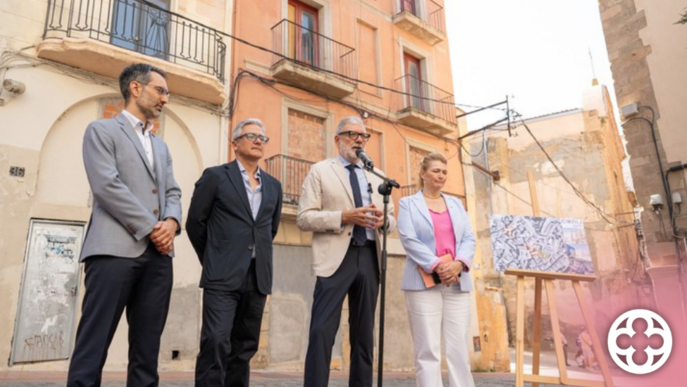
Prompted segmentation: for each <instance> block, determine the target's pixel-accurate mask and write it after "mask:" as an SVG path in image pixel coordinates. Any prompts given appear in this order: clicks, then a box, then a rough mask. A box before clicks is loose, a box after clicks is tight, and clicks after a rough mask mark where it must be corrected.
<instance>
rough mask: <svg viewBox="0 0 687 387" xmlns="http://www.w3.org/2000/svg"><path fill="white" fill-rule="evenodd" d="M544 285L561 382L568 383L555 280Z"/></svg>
mask: <svg viewBox="0 0 687 387" xmlns="http://www.w3.org/2000/svg"><path fill="white" fill-rule="evenodd" d="M544 286H545V287H546V300H547V301H548V303H549V313H550V315H551V330H552V331H553V344H554V348H556V359H557V360H558V372H559V375H560V378H561V384H568V369H567V368H566V366H565V355H564V354H563V351H564V350H565V348H564V347H563V341H562V340H561V326H560V324H559V322H558V306H557V304H556V296H555V295H554V293H553V281H552V280H544Z"/></svg>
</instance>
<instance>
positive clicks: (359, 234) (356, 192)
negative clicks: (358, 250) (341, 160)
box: [346, 164, 367, 246]
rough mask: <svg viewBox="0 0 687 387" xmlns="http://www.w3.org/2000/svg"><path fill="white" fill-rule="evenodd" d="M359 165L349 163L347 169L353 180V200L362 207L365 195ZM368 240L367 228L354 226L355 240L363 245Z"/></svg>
mask: <svg viewBox="0 0 687 387" xmlns="http://www.w3.org/2000/svg"><path fill="white" fill-rule="evenodd" d="M357 167H358V166H357V165H355V164H348V165H347V166H346V169H348V171H349V173H348V177H349V179H350V180H351V190H352V191H353V201H354V202H355V207H356V208H360V207H362V206H363V195H362V194H361V193H360V184H358V175H357V174H356V173H355V169H356V168H357ZM365 241H367V233H366V232H365V228H364V227H362V226H358V225H355V226H353V242H354V243H355V244H356V245H358V246H362V245H364V244H365Z"/></svg>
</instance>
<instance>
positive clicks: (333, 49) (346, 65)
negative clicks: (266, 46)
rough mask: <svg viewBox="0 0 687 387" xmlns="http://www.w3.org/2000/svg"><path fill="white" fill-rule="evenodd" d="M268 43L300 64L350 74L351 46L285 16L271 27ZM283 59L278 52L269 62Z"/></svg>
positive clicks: (347, 75)
mask: <svg viewBox="0 0 687 387" xmlns="http://www.w3.org/2000/svg"><path fill="white" fill-rule="evenodd" d="M272 44H273V50H274V51H275V52H278V53H279V54H281V55H283V56H285V57H287V58H289V59H291V60H293V61H295V62H297V63H299V64H301V65H303V66H306V67H310V68H312V69H314V70H318V69H323V70H328V71H332V72H334V73H335V74H341V75H344V76H346V77H353V74H354V70H355V68H354V67H355V55H354V54H353V53H354V52H355V49H354V48H352V47H349V46H347V45H345V44H343V43H339V42H337V41H335V40H332V39H330V38H328V37H326V36H324V35H321V34H319V33H318V32H316V31H314V30H311V29H309V28H306V27H303V26H301V25H298V24H296V23H293V22H291V21H289V20H287V19H284V20H282V21H280V22H279V23H277V24H275V25H274V27H272ZM283 59H284V58H282V57H281V56H279V55H275V56H274V62H273V63H272V64H276V63H278V62H279V61H281V60H283ZM341 78H343V77H341Z"/></svg>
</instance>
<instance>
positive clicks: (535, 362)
mask: <svg viewBox="0 0 687 387" xmlns="http://www.w3.org/2000/svg"><path fill="white" fill-rule="evenodd" d="M541 281H542V280H541V278H539V277H537V278H535V279H534V325H533V327H532V339H533V340H532V375H539V355H540V350H541ZM532 387H539V383H532Z"/></svg>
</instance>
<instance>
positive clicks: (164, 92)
mask: <svg viewBox="0 0 687 387" xmlns="http://www.w3.org/2000/svg"><path fill="white" fill-rule="evenodd" d="M153 89H155V91H157V93H158V94H159V95H160V97H162V96H163V95H164V96H165V97H169V90H167V89H165V88H164V87H162V86H153Z"/></svg>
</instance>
